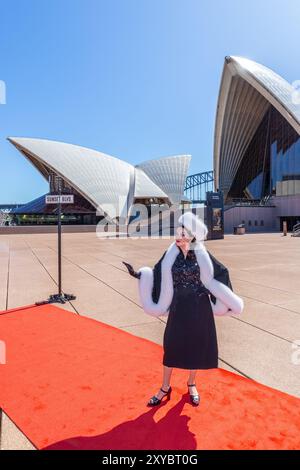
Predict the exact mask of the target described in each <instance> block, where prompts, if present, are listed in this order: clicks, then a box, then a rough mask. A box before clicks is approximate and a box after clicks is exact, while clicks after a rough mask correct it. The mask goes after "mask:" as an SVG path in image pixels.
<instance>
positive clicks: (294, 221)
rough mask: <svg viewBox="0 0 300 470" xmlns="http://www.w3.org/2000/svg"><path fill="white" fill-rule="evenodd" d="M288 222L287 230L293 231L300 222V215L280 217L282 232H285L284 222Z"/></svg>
mask: <svg viewBox="0 0 300 470" xmlns="http://www.w3.org/2000/svg"><path fill="white" fill-rule="evenodd" d="M284 220H286V221H287V229H288V232H292V231H293V226H294V225H296V224H297V223H298V222H300V215H299V216H288V217H280V231H281V232H282V231H283V221H284Z"/></svg>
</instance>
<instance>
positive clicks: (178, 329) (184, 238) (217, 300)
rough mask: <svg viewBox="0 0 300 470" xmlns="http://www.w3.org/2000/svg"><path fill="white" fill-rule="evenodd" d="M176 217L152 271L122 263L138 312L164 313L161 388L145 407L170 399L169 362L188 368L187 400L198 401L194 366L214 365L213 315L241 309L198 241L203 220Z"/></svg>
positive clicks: (217, 265)
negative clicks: (133, 285)
mask: <svg viewBox="0 0 300 470" xmlns="http://www.w3.org/2000/svg"><path fill="white" fill-rule="evenodd" d="M178 222H179V227H178V228H177V235H176V240H175V242H173V243H172V244H171V245H170V246H169V248H168V250H167V251H166V252H165V253H164V254H163V256H162V258H161V259H160V260H159V262H158V263H157V264H156V265H155V267H154V269H153V270H152V269H151V268H149V267H143V268H140V269H139V271H138V272H135V271H134V270H133V268H132V266H131V265H129V264H127V263H124V264H125V265H126V266H127V268H128V270H129V272H130V274H131V275H133V276H135V277H137V278H138V279H139V295H140V300H141V303H142V306H143V309H144V311H145V312H146V313H148V314H149V315H153V316H163V315H168V319H167V324H166V328H165V332H164V338H163V348H164V355H163V381H162V387H161V388H160V390H159V391H158V392H157V393H156V395H154V396H153V397H152V398H151V399H150V400H149V402H148V406H156V405H158V404H160V403H161V401H162V398H163V397H164V396H167V397H168V399H169V398H170V395H171V390H172V389H171V385H170V379H171V374H172V370H173V368H174V367H175V368H181V369H188V370H189V377H188V381H187V386H188V389H189V394H190V400H191V403H192V404H193V405H196V406H197V405H199V402H200V396H199V393H198V391H197V388H196V384H195V378H196V373H197V370H198V369H211V368H216V367H218V344H217V335H216V328H215V322H214V316H213V315H214V314H215V315H225V314H228V313H229V314H232V313H241V312H242V310H243V308H244V304H243V300H242V299H241V298H240V297H238V296H237V295H236V294H235V293H234V292H233V291H232V286H231V283H230V280H229V275H228V272H227V269H226V268H225V267H224V266H223V265H222V264H221V263H219V262H218V261H217V260H216V259H215V258H214V257H213V256H212V255H211V254H210V253H209V252H208V251H207V250H206V248H205V246H204V244H203V241H204V239H205V238H206V236H207V227H206V225H205V224H204V223H203V221H202V220H201V219H199V218H198V217H196V216H195V215H194V214H193V213H192V212H186V213H184V214H183V215H181V216H180V217H179V219H178ZM218 272H219V273H221V275H219V277H218V276H217V275H216V273H218ZM224 274H225V276H224ZM226 274H227V276H226ZM218 279H220V280H218Z"/></svg>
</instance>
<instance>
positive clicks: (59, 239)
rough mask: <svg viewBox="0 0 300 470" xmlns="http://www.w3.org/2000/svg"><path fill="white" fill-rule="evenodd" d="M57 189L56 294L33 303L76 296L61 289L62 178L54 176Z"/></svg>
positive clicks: (50, 302)
mask: <svg viewBox="0 0 300 470" xmlns="http://www.w3.org/2000/svg"><path fill="white" fill-rule="evenodd" d="M55 179H56V182H57V189H58V204H57V219H58V220H57V235H58V294H52V295H50V296H49V298H48V300H42V301H40V302H36V303H35V305H44V304H53V303H60V304H65V303H66V302H68V301H70V300H75V299H76V296H75V295H73V294H65V293H63V291H62V275H61V272H62V263H61V215H62V210H61V192H62V178H61V177H60V176H56V178H55Z"/></svg>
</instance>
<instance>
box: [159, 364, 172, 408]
mask: <svg viewBox="0 0 300 470" xmlns="http://www.w3.org/2000/svg"><path fill="white" fill-rule="evenodd" d="M172 371H173V367H167V366H163V380H162V386H161V388H162V389H163V390H165V391H166V392H167V391H168V389H169V386H170V380H171V375H172ZM155 396H156V397H157V398H158V399H159V400H160V399H161V398H162V397H164V396H165V393H163V392H162V391H161V390H159V391H158V392H157V394H156V395H155Z"/></svg>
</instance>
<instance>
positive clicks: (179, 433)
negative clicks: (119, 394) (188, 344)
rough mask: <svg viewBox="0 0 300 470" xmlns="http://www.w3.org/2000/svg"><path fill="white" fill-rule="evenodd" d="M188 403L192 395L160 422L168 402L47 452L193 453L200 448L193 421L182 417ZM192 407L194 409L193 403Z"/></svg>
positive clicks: (172, 409) (60, 444)
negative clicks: (157, 415)
mask: <svg viewBox="0 0 300 470" xmlns="http://www.w3.org/2000/svg"><path fill="white" fill-rule="evenodd" d="M187 402H188V403H189V398H188V394H186V395H183V396H182V398H181V400H180V401H179V402H178V403H176V405H175V406H174V407H172V408H171V409H170V410H169V411H168V412H167V414H166V415H165V416H164V417H163V418H162V419H160V420H159V421H158V422H155V420H154V415H155V413H156V412H157V410H158V409H161V407H163V406H165V403H167V402H166V401H163V402H162V404H161V405H159V406H155V407H152V408H149V411H147V412H146V413H144V414H142V415H140V416H139V417H138V418H136V419H133V420H131V421H126V422H124V423H121V424H119V425H118V426H116V427H115V428H113V429H111V430H110V431H108V432H105V433H103V434H100V435H98V436H76V437H71V438H69V439H65V440H63V441H58V442H55V443H54V444H51V445H49V446H47V447H44V448H43V450H100V449H105V450H117V449H118V450H131V449H133V450H139V449H144V450H157V449H160V450H164V449H167V450H173V449H176V450H181V449H182V450H187V449H191V450H193V449H196V448H197V441H196V438H195V435H194V434H193V433H192V432H190V431H189V429H188V422H189V420H190V419H191V418H190V417H189V416H187V415H181V412H182V409H183V406H184V404H185V403H187ZM189 406H191V407H192V405H191V404H189Z"/></svg>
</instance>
